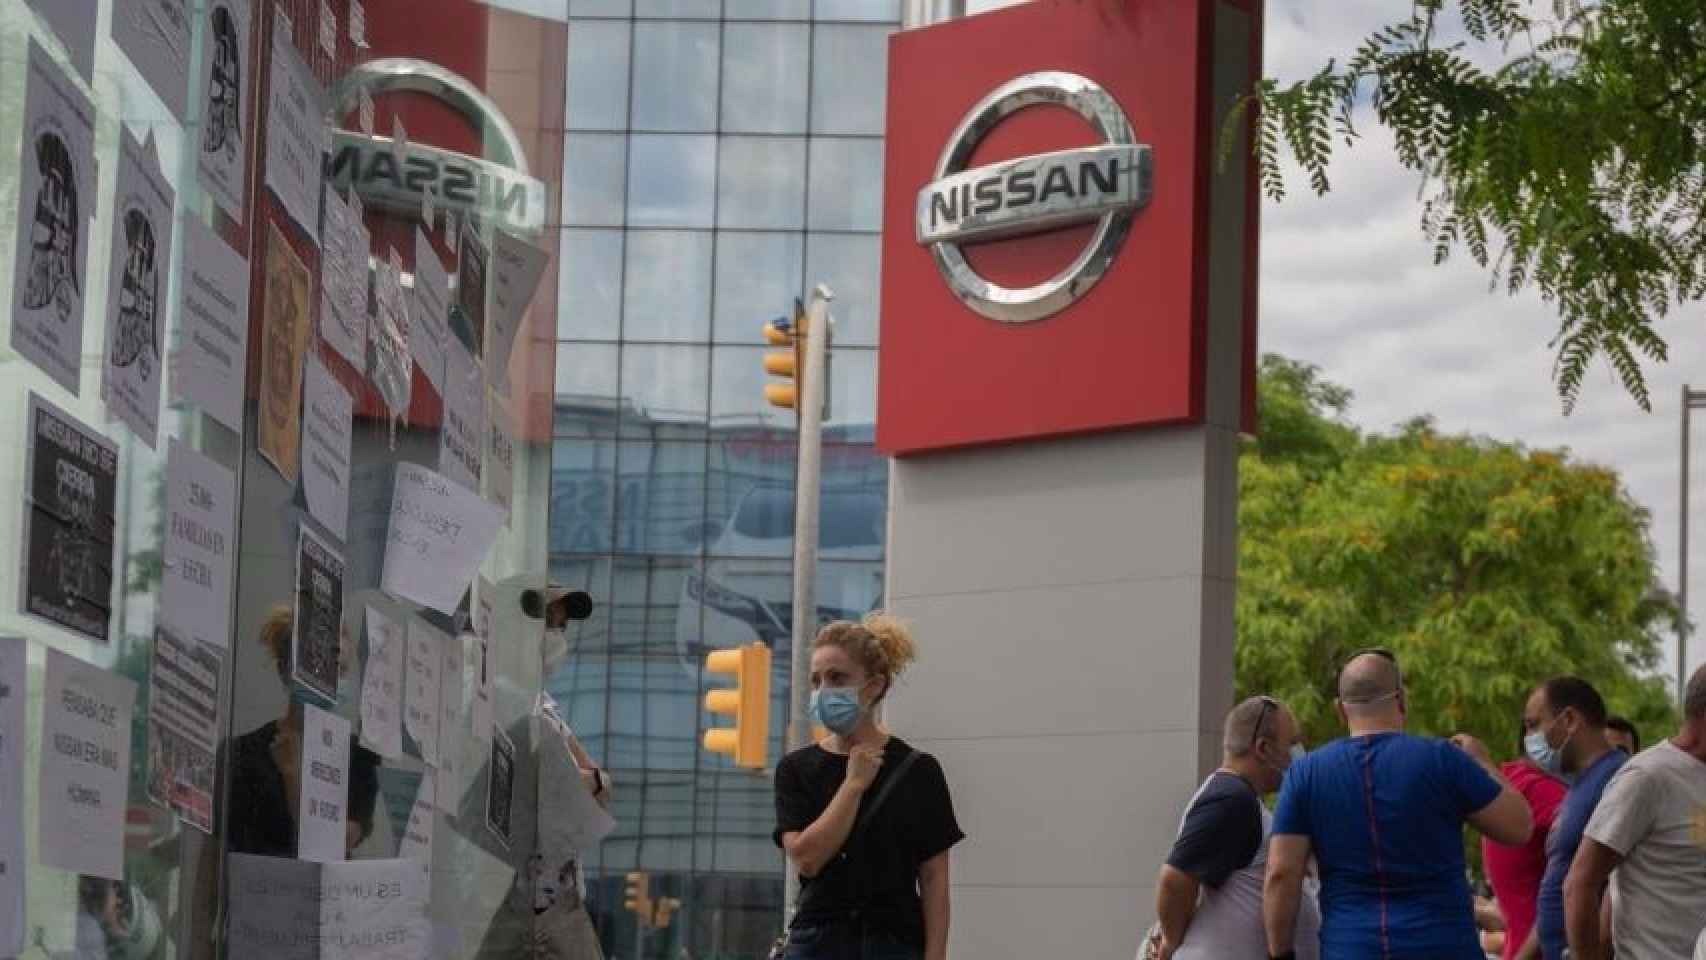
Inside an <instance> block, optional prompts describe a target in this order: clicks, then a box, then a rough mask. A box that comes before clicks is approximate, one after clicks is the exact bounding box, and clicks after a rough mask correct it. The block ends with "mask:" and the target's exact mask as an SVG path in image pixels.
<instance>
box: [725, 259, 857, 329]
mask: <svg viewBox="0 0 1706 960" xmlns="http://www.w3.org/2000/svg"><path fill="white" fill-rule="evenodd" d="M803 247H804V244H803V243H802V242H801V236H800V234H797V233H746V232H744V231H719V232H718V233H717V288H716V293H717V295H716V301H715V304H714V306H715V311H714V313H715V318H714V321H713V323H712V339H713V340H715V341H717V342H718V343H754V344H756V343H763V342H764V330H763V327H764V324H766V323H768V322H769V321H770V320H772V319H774V318H776V317H785V316H791V315H792V313H793V310H794V298H795V297H796V296H798V295H799V292H800V255H801V249H802V248H803ZM837 334H838V335H839V331H837Z"/></svg>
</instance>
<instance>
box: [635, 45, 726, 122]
mask: <svg viewBox="0 0 1706 960" xmlns="http://www.w3.org/2000/svg"><path fill="white" fill-rule="evenodd" d="M720 30H721V28H720V27H718V26H717V25H716V24H714V23H676V22H666V23H639V24H635V26H634V129H635V130H679V131H685V132H690V133H698V132H701V131H706V130H715V129H717V63H718V60H719V59H720V58H719V56H718V48H719V46H720V42H719V40H718V34H719V31H720Z"/></svg>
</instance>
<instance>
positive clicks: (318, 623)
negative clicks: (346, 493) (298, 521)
mask: <svg viewBox="0 0 1706 960" xmlns="http://www.w3.org/2000/svg"><path fill="white" fill-rule="evenodd" d="M298 543H299V546H298V549H297V552H296V616H295V630H294V631H292V632H293V636H292V637H291V649H290V669H291V675H292V677H294V678H295V680H296V682H297V683H299V684H301V685H302V686H305V687H307V688H308V689H309V690H311V691H313V692H314V693H316V694H318V695H319V696H320V697H322V698H323V699H325V700H326V701H327V702H329V703H335V702H337V699H338V672H339V671H338V668H339V664H338V653H339V650H340V642H339V641H340V639H341V637H340V632H339V628H340V626H341V624H342V622H343V616H344V558H343V557H342V556H340V555H339V554H338V553H337V551H335V550H333V549H332V548H331V547H329V546H327V545H326V544H325V543H324V542H323V541H321V539H320V538H319V537H317V536H315V535H314V533H313V531H311V530H309V529H308V526H307V525H306V524H304V525H303V526H302V528H301V534H300V540H299V541H298Z"/></svg>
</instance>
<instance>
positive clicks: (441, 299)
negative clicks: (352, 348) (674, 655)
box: [409, 227, 450, 396]
mask: <svg viewBox="0 0 1706 960" xmlns="http://www.w3.org/2000/svg"><path fill="white" fill-rule="evenodd" d="M412 319H413V320H414V328H413V329H412V330H411V331H410V336H409V349H410V350H412V351H414V355H415V363H417V364H419V365H420V368H421V372H422V373H424V374H426V378H427V380H428V381H429V382H430V383H431V384H432V385H433V389H435V390H437V391H438V392H439V395H440V396H443V395H444V362H445V351H446V350H447V349H449V347H450V275H449V274H448V273H446V272H445V270H444V261H442V260H440V259H439V258H438V251H437V250H434V249H433V246H432V240H431V239H430V238H429V237H427V235H426V233H425V231H423V230H421V228H419V227H416V228H415V310H414V313H413V314H412Z"/></svg>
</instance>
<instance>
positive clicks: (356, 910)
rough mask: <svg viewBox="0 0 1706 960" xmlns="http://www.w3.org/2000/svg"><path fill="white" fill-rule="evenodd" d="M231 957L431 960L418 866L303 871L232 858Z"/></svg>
mask: <svg viewBox="0 0 1706 960" xmlns="http://www.w3.org/2000/svg"><path fill="white" fill-rule="evenodd" d="M230 868H231V891H230V893H231V896H230V904H231V921H230V925H229V928H228V930H227V936H228V937H229V938H230V944H229V945H230V955H231V956H233V957H268V958H270V960H345V958H348V960H357V958H360V960H420V958H422V957H428V956H431V955H432V944H431V928H430V926H429V925H428V922H427V918H426V910H427V903H428V901H429V899H430V895H431V876H430V874H429V873H428V871H427V868H426V866H425V865H424V864H423V863H421V862H420V861H419V860H352V861H348V862H345V863H327V864H318V863H306V862H303V861H299V860H285V859H280V858H276V857H257V856H253V855H251V854H245V853H233V854H232V855H231V857H230Z"/></svg>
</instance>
